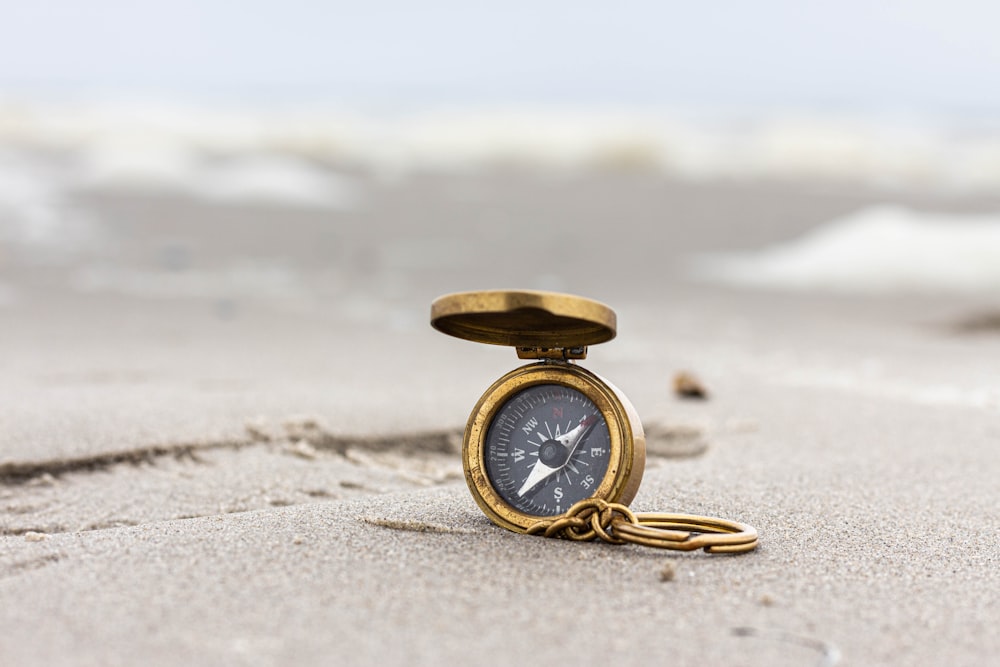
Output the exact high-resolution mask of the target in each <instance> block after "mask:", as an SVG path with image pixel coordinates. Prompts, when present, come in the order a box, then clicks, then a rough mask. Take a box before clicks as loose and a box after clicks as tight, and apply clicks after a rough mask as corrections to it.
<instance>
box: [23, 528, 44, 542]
mask: <svg viewBox="0 0 1000 667" xmlns="http://www.w3.org/2000/svg"><path fill="white" fill-rule="evenodd" d="M47 539H49V536H48V535H46V534H45V533H36V532H35V531H33V530H29V531H28V532H26V533H25V534H24V541H25V542H42V541H44V540H47Z"/></svg>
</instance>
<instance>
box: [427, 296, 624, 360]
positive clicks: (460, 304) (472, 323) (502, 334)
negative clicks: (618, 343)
mask: <svg viewBox="0 0 1000 667" xmlns="http://www.w3.org/2000/svg"><path fill="white" fill-rule="evenodd" d="M431 326H433V327H434V328H435V329H437V330H438V331H441V332H442V333H446V334H449V335H451V336H457V337H458V338H464V339H466V340H471V341H475V342H477V343H489V344H491V345H513V346H514V347H537V348H571V347H581V346H586V345H595V344H597V343H603V342H605V341H609V340H611V339H612V338H614V337H615V332H616V326H617V318H616V317H615V311H613V310H611V308H610V307H608V306H606V305H604V304H603V303H600V302H599V301H594V300H593V299H587V298H584V297H582V296H574V295H572V294H559V293H556V292H537V291H532V290H490V291H485V292H459V293H457V294H446V295H445V296H442V297H438V298H437V299H435V300H434V303H433V304H431Z"/></svg>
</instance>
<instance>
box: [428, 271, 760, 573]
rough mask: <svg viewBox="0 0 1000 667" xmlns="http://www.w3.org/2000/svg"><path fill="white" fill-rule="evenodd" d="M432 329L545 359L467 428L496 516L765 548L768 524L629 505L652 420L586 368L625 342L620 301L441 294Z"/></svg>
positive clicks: (503, 385)
mask: <svg viewBox="0 0 1000 667" xmlns="http://www.w3.org/2000/svg"><path fill="white" fill-rule="evenodd" d="M431 325H432V326H433V327H434V328H435V329H437V330H438V331H441V332H443V333H446V334H449V335H452V336H457V337H458V338H464V339H466V340H471V341H475V342H478V343H489V344H493V345H509V346H513V347H514V348H515V350H516V351H517V356H518V357H519V358H521V359H531V360H534V361H535V363H530V364H528V365H526V366H521V367H520V368H516V369H514V370H512V371H510V372H509V373H507V374H506V375H504V376H503V377H501V378H500V379H498V380H497V381H496V382H494V383H493V384H492V385H491V386H490V388H489V389H487V390H486V393H484V394H483V395H482V397H481V398H480V399H479V402H478V403H476V406H475V408H473V410H472V415H471V416H470V417H469V421H468V423H467V424H466V427H465V436H464V439H463V442H462V462H463V467H464V470H465V479H466V482H467V483H468V485H469V490H470V491H471V492H472V496H473V498H474V499H475V501H476V503H477V504H478V505H479V507H480V508H481V509H482V510H483V512H485V513H486V516H488V517H489V518H490V519H491V520H492V521H493V522H494V523H496V524H497V525H499V526H503V527H504V528H507V529H509V530H513V531H517V532H521V533H531V534H544V535H546V536H560V537H567V538H570V539H575V540H590V539H594V538H595V537H599V538H601V539H603V540H604V541H607V542H612V543H623V542H631V543H636V544H644V545H647V546H655V547H662V548H667V549H680V550H685V551H687V550H693V549H705V550H706V551H708V552H711V553H737V552H742V551H750V550H752V549H753V548H755V547H756V546H757V532H756V530H754V529H753V528H752V527H750V526H746V525H744V524H740V523H736V522H734V521H727V520H723V519H714V518H710V517H701V516H693V515H688V514H667V513H644V514H635V513H633V512H632V511H631V510H629V508H628V505H629V503H631V502H632V500H633V498H635V494H636V492H637V491H638V490H639V484H640V482H641V481H642V473H643V469H644V468H645V463H646V440H645V435H644V434H643V430H642V423H641V422H640V421H639V417H638V415H637V413H636V411H635V408H633V407H632V404H631V403H630V402H629V400H628V399H627V398H626V397H625V395H624V394H623V393H622V392H621V391H619V390H618V389H617V388H616V387H615V386H614V385H612V384H611V383H610V382H608V381H607V380H605V379H604V378H602V377H600V376H599V375H597V374H596V373H593V372H591V371H588V370H586V369H585V368H582V367H581V366H579V365H577V364H576V363H575V361H577V360H580V359H585V358H586V356H587V346H588V345H595V344H597V343H603V342H606V341H609V340H611V339H612V338H614V337H615V334H616V326H617V318H616V316H615V312H614V311H613V310H612V309H611V308H610V307H608V306H606V305H604V304H602V303H599V302H597V301H593V300H591V299H587V298H584V297H580V296H573V295H569V294H557V293H552V292H536V291H509V290H497V291H485V292H462V293H458V294H448V295H445V296H442V297H440V298H438V299H436V300H435V301H434V303H433V304H432V305H431Z"/></svg>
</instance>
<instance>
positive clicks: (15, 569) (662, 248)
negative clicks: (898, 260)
mask: <svg viewBox="0 0 1000 667" xmlns="http://www.w3.org/2000/svg"><path fill="white" fill-rule="evenodd" d="M350 178H351V179H353V181H354V182H355V183H356V186H357V192H358V203H357V204H356V205H355V206H353V207H348V208H343V209H329V208H309V207H303V208H298V209H292V208H287V207H278V206H271V207H268V206H260V205H252V206H251V205H239V204H233V203H227V204H225V205H223V204H219V203H213V202H205V201H194V200H190V199H185V198H179V197H171V196H164V195H162V194H157V193H143V192H129V193H123V192H107V191H103V192H101V191H94V192H83V193H77V194H74V195H73V197H72V198H71V199H70V200H69V202H68V205H70V206H71V207H72V208H73V210H80V211H83V212H86V213H87V215H89V216H90V219H91V220H92V221H94V222H93V226H92V235H91V237H89V238H87V239H83V240H79V239H77V240H75V241H74V243H73V244H72V245H71V246H69V247H66V246H65V244H62V245H61V244H60V243H58V238H54V239H53V238H49V239H48V240H46V239H44V238H43V239H41V240H39V239H34V240H31V239H29V240H25V239H21V240H17V239H15V240H10V238H8V240H7V241H6V242H5V243H4V245H2V246H0V286H3V287H4V288H5V289H4V290H2V291H0V294H2V295H4V296H3V299H2V300H0V322H2V326H0V350H2V354H0V629H2V632H0V664H5V665H7V664H10V665H52V664H74V665H116V664H136V663H142V664H150V665H181V664H192V663H194V664H213V665H215V664H221V665H230V664H232V665H255V664H260V665H274V664H292V663H295V664H306V665H308V664H323V665H326V664H345V665H347V664H351V665H369V664H371V665H376V664H377V665H390V664H391V665H396V664H399V665H403V664H407V665H409V664H471V665H475V664H484V665H485V664H517V663H531V664H595V665H596V664H607V663H609V662H614V663H616V664H623V665H644V664H658V663H662V662H668V661H669V662H671V663H673V664H679V665H687V664H690V665H694V664H699V665H706V664H707V665H716V664H734V665H740V664H746V665H834V664H864V665H904V664H905V665H939V664H941V663H942V662H947V663H949V664H952V665H981V664H986V663H988V662H989V661H990V660H991V659H992V657H993V656H995V655H997V654H998V652H1000V640H998V638H997V637H998V636H997V633H996V632H995V627H996V625H997V623H998V622H1000V608H998V603H997V601H998V600H1000V575H998V572H1000V540H998V539H997V535H998V528H1000V504H998V502H997V500H998V496H997V491H996V488H997V483H996V480H997V479H998V478H1000V452H998V448H997V444H998V441H1000V382H998V380H997V378H998V377H1000V335H998V332H997V331H996V330H995V328H991V327H989V326H983V327H980V328H978V329H977V328H973V329H970V328H969V327H967V326H964V325H963V323H966V322H968V321H969V320H970V318H973V319H975V320H976V321H981V322H990V321H992V320H991V319H990V318H991V317H992V314H994V313H995V312H996V311H997V309H1000V303H998V302H997V300H996V298H995V295H990V294H988V293H987V294H939V295H854V296H852V295H843V294H825V293H821V292H781V291H749V290H740V289H737V288H732V287H724V286H716V285H712V284H708V283H703V282H697V281H694V280H692V279H690V277H689V274H688V273H687V270H686V267H687V265H688V262H689V260H690V259H691V258H692V257H695V256H697V255H698V254H700V253H708V252H717V251H725V250H729V251H739V250H751V249H755V248H760V247H764V246H768V245H771V244H774V243H778V242H781V241H785V240H787V239H789V238H793V237H795V236H797V235H799V234H801V233H803V232H805V231H807V230H809V229H811V228H813V227H815V226H816V225H819V224H821V223H824V222H827V221H829V220H831V219H834V218H837V217H839V216H844V215H847V214H850V213H852V212H854V211H857V210H859V209H862V208H864V207H867V206H871V205H877V204H881V203H884V202H886V201H891V203H895V204H902V205H905V206H907V207H909V208H911V209H913V210H934V211H950V212H959V213H961V212H969V213H976V212H996V211H997V210H1000V198H997V197H987V196H971V195H968V196H959V195H955V194H949V195H943V194H933V193H929V192H918V191H902V190H895V191H891V192H888V193H887V192H886V191H884V190H876V189H868V188H863V187H860V186H850V187H848V186H846V185H835V184H833V185H831V184H810V183H782V182H763V181H761V182H723V181H712V182H681V181H671V180H668V179H665V178H664V177H663V176H657V175H655V174H650V173H644V172H636V173H632V172H627V171H626V172H608V173H598V172H592V173H579V174H551V173H533V172H520V171H513V170H511V171H506V170H495V171H483V172H475V171H473V172H469V173H456V174H438V175H428V174H424V175H420V174H414V175H410V176H408V177H406V178H403V179H401V180H385V179H378V178H369V177H367V176H365V175H364V174H350ZM57 237H58V235H57ZM501 287H520V288H537V289H554V290H561V291H568V292H574V293H578V294H582V295H585V296H590V297H592V298H597V299H600V300H602V301H605V302H606V303H608V304H610V305H611V306H612V307H614V308H615V309H616V311H617V312H618V316H619V335H618V338H617V339H616V340H614V341H611V342H609V343H606V344H603V345H599V346H594V347H592V348H591V349H590V356H589V358H588V360H587V361H585V362H583V364H584V365H585V366H586V367H587V368H589V369H591V370H594V371H596V372H598V373H600V374H602V375H603V376H605V377H607V378H608V379H610V380H612V381H613V382H614V383H615V384H616V385H617V386H618V387H620V388H621V389H622V390H623V391H624V392H625V393H626V394H627V395H628V396H629V397H630V399H631V400H632V401H633V403H634V404H635V406H636V408H637V409H638V411H639V413H640V414H641V415H642V418H643V421H644V423H645V424H646V426H647V430H648V431H649V432H650V436H651V437H650V454H651V455H650V461H649V463H648V465H647V471H646V474H645V477H644V481H643V484H642V487H641V489H640V491H639V494H638V496H637V497H636V499H635V501H634V503H633V508H634V509H636V510H639V511H670V512H687V513H698V514H708V515H713V516H720V517H725V518H729V519H734V520H738V521H744V522H747V523H750V524H752V525H754V526H755V527H756V528H757V529H758V531H759V532H760V536H761V542H760V547H759V549H758V550H757V551H756V552H753V553H751V554H747V555H740V556H732V557H728V556H726V557H720V556H710V555H708V554H704V553H693V554H677V553H671V552H662V551H657V550H652V549H646V548H641V547H635V546H611V545H603V544H578V543H571V542H566V541H559V540H547V539H543V538H536V537H528V536H524V535H517V534H514V533H510V532H507V531H504V530H502V529H500V528H496V527H494V526H493V525H491V524H490V523H489V522H488V520H487V519H486V518H485V517H484V516H483V515H482V514H481V512H480V511H479V510H478V508H477V507H476V505H475V504H474V502H473V501H472V499H471V496H470V495H469V493H468V491H467V489H466V487H465V484H464V480H463V479H462V473H461V461H460V455H459V448H460V438H461V432H462V428H463V425H464V423H465V420H466V419H467V417H468V414H469V411H470V410H471V408H472V406H473V405H474V404H475V402H476V400H477V398H478V397H479V395H480V394H481V393H482V392H483V391H484V390H485V388H486V387H487V386H489V384H490V383H491V382H492V381H493V380H494V379H496V378H497V377H499V376H500V375H502V374H503V373H504V372H506V371H508V370H510V369H512V368H514V367H516V366H517V365H519V364H520V363H521V362H519V361H518V360H517V359H516V357H515V355H514V354H513V352H512V351H511V350H508V349H504V348H500V347H487V346H482V345H475V344H472V343H468V342H465V341H461V340H457V339H452V338H448V337H446V336H443V335H441V334H439V333H437V332H435V331H433V330H432V329H431V328H430V326H429V324H428V314H429V307H430V303H431V301H432V300H433V299H434V297H436V296H438V295H440V294H442V293H445V292H450V291H460V290H466V289H483V288H501ZM680 371H687V372H691V373H693V374H694V375H695V376H696V377H698V378H699V380H700V381H701V382H702V383H703V384H704V385H705V387H706V388H707V390H708V393H709V398H708V400H704V401H691V400H681V399H680V398H678V397H676V396H675V395H674V393H673V378H674V376H675V375H676V373H678V372H680ZM665 569H666V570H670V571H671V572H672V576H664V575H663V574H662V573H663V572H664V571H665Z"/></svg>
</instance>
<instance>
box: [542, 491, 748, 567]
mask: <svg viewBox="0 0 1000 667" xmlns="http://www.w3.org/2000/svg"><path fill="white" fill-rule="evenodd" d="M527 533H528V534H529V535H538V534H541V535H544V536H545V537H564V538H567V539H571V540H577V541H587V540H593V539H595V538H600V539H601V540H603V541H605V542H608V543H610V544H625V543H631V544H640V545H643V546H647V547H656V548H660V549H672V550H676V551H694V550H695V549H704V550H705V551H706V552H708V553H712V554H725V553H742V552H745V551H752V550H753V549H755V548H756V547H757V530H756V529H755V528H754V527H753V526H748V525H746V524H742V523H739V522H737V521H729V520H726V519H716V518H713V517H706V516H696V515H692V514H669V513H663V512H652V513H638V514H637V513H634V512H632V511H631V510H630V509H629V508H628V507H626V506H625V505H622V504H620V503H609V502H607V501H605V500H601V499H600V498H588V499H586V500H581V501H580V502H578V503H576V504H575V505H573V506H572V507H570V508H569V510H567V511H566V512H565V513H564V514H562V515H560V516H558V517H555V518H553V519H545V520H543V521H538V522H536V523H534V524H532V525H531V526H529V527H528V529H527Z"/></svg>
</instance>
